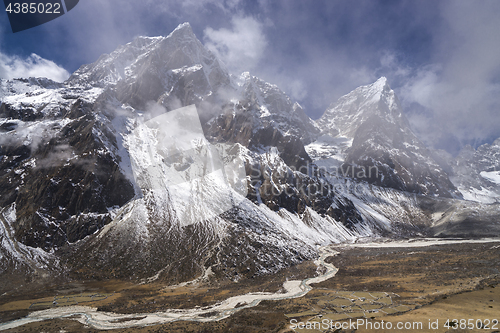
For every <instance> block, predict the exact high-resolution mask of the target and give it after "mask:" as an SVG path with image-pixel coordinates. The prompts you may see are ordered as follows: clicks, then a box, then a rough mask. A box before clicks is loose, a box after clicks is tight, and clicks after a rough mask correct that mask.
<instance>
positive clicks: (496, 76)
mask: <svg viewBox="0 0 500 333" xmlns="http://www.w3.org/2000/svg"><path fill="white" fill-rule="evenodd" d="M1 15H2V18H1V19H0V77H4V78H8V77H12V76H16V75H18V76H19V75H45V76H52V77H53V78H56V79H64V77H65V76H67V75H68V74H69V73H71V72H73V71H75V70H76V69H77V68H78V67H79V66H80V65H82V64H84V63H90V62H93V61H95V60H96V59H97V58H98V57H99V56H100V55H101V54H102V53H109V52H111V51H113V50H114V49H115V48H116V47H117V46H118V45H121V44H125V43H127V42H129V41H131V40H132V39H133V38H134V37H135V36H138V35H147V36H158V35H167V34H168V33H170V32H171V31H172V30H173V29H174V28H175V27H176V26H177V25H178V24H180V23H183V22H186V21H187V22H190V23H191V26H192V27H193V30H194V32H195V34H196V35H197V37H198V38H199V39H200V40H201V41H202V42H203V43H204V44H205V45H206V46H207V47H209V48H211V49H212V50H213V51H214V52H215V53H217V55H218V56H219V57H220V58H222V60H223V61H224V62H225V63H226V64H227V66H228V68H229V69H230V70H231V71H232V72H233V73H234V74H239V73H240V72H242V71H250V72H251V73H252V74H253V75H256V76H258V77H260V78H262V79H264V80H266V81H269V82H271V83H274V84H277V85H278V86H279V87H280V88H281V89H283V90H284V91H285V92H286V93H288V94H289V95H290V96H291V97H292V99H294V100H297V101H298V102H299V103H301V104H302V105H303V106H304V108H305V109H306V112H308V114H309V115H310V116H311V117H312V118H317V117H319V116H321V114H322V113H323V112H324V110H325V109H326V108H327V107H328V105H329V104H330V103H331V102H334V101H336V100H337V99H338V98H339V97H340V96H342V95H343V94H346V93H348V92H349V91H351V90H352V89H355V88H356V87H358V86H360V85H364V84H369V83H371V82H374V81H375V80H376V79H377V78H379V77H380V76H386V77H387V78H388V80H389V83H390V85H391V87H392V88H394V89H395V90H396V93H397V94H398V96H399V97H400V100H401V102H402V104H403V106H404V110H405V113H406V115H407V116H408V118H409V120H410V123H411V125H412V128H413V130H414V131H415V132H416V133H417V134H418V135H419V136H420V137H421V138H422V140H424V142H425V143H427V144H428V145H429V146H434V147H436V148H445V149H446V150H448V151H450V152H457V150H458V149H459V148H460V147H461V146H463V145H465V144H472V145H475V146H477V145H478V144H480V143H484V142H491V141H493V140H494V139H495V138H497V137H500V20H499V19H498V18H499V17H500V1H496V0H491V1H488V0H486V1H435V0H418V1H404V0H401V1H389V0H386V1H374V0H366V1H362V0H359V1H348V0H344V1H336V0H325V1H316V0H281V1H280V0H274V1H271V0H255V1H243V0H226V1H223V2H221V1H215V0H183V1H173V0H164V1H160V0H143V1H131V0H106V1H102V0H81V1H80V3H79V4H78V5H77V6H76V7H75V8H74V9H73V10H72V11H71V12H69V13H67V14H66V15H64V16H62V17H60V18H58V19H56V20H54V21H52V22H49V23H47V24H44V25H42V26H39V27H35V28H32V29H30V30H26V31H23V32H19V33H16V34H13V33H12V32H11V30H10V27H9V26H8V22H7V15H6V13H3V14H1ZM33 53H34V54H36V55H38V57H35V56H32V54H33Z"/></svg>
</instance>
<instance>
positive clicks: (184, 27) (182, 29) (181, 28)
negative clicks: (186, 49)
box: [167, 22, 194, 37]
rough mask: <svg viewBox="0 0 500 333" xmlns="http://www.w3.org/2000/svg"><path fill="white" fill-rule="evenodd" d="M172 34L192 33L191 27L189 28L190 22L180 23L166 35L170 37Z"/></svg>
mask: <svg viewBox="0 0 500 333" xmlns="http://www.w3.org/2000/svg"><path fill="white" fill-rule="evenodd" d="M173 35H193V36H194V33H193V28H191V24H189V22H184V23H181V24H179V25H178V26H177V28H175V29H174V30H173V31H172V32H171V33H170V34H169V35H168V36H167V37H171V36H173Z"/></svg>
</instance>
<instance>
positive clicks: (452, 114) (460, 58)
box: [401, 1, 500, 146]
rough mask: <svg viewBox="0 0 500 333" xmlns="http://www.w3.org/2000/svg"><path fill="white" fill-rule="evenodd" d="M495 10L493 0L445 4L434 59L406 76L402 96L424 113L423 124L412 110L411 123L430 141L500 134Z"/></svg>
mask: <svg viewBox="0 0 500 333" xmlns="http://www.w3.org/2000/svg"><path fill="white" fill-rule="evenodd" d="M499 12H500V2H498V1H496V2H491V1H484V2H481V3H473V2H444V3H443V8H442V13H443V14H442V15H443V20H444V22H446V24H445V25H443V26H442V28H441V29H440V30H439V31H438V33H437V35H436V45H437V46H436V48H435V49H434V50H433V59H432V60H433V62H432V63H431V64H430V65H428V66H425V67H423V68H420V69H416V70H414V71H413V73H412V74H411V75H407V77H406V78H407V80H406V84H405V85H404V86H403V87H402V88H401V97H402V99H403V100H404V101H405V103H406V104H410V103H418V104H420V105H421V106H423V107H424V108H425V109H426V111H428V112H429V114H428V115H426V118H427V119H428V120H429V122H428V124H427V126H423V124H422V119H421V116H417V115H415V114H414V115H410V121H411V122H412V125H414V127H415V128H419V129H417V131H420V132H422V133H421V134H422V135H423V136H424V137H427V139H428V140H427V141H431V140H429V139H430V138H433V139H432V141H434V142H433V144H434V145H438V146H439V145H440V142H439V140H440V139H439V138H440V137H444V136H448V137H449V136H453V137H455V139H456V140H457V141H458V143H460V145H463V144H469V143H474V142H484V141H488V140H491V139H492V138H494V137H498V136H500V127H499V126H498V124H500V113H499V112H498V110H499V109H500V100H499V99H498V96H500V84H499V81H500V35H499V34H498V33H495V32H497V31H500V21H499V20H498V13H499ZM425 139H426V138H424V140H425Z"/></svg>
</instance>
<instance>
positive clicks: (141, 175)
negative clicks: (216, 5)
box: [0, 24, 498, 291]
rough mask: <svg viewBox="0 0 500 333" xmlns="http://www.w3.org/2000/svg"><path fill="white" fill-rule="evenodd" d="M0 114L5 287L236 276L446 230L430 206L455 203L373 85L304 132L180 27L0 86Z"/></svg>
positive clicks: (286, 111)
mask: <svg viewBox="0 0 500 333" xmlns="http://www.w3.org/2000/svg"><path fill="white" fill-rule="evenodd" d="M0 101H1V104H0V105H1V106H0V188H1V196H0V220H1V221H2V224H0V227H1V229H0V232H1V233H0V241H1V245H0V255H1V256H2V258H6V260H4V261H3V263H4V264H2V266H0V276H1V277H2V279H3V278H6V279H7V278H8V281H11V282H12V283H17V281H16V278H14V277H13V275H12V271H13V269H14V267H24V268H23V270H24V272H26V279H34V278H36V277H39V276H42V275H43V276H53V274H56V273H54V272H57V274H59V273H60V272H69V273H70V275H71V276H73V277H78V278H110V277H115V278H122V279H133V280H142V281H154V280H161V281H165V282H170V283H178V282H182V281H187V280H190V279H194V278H200V279H201V278H207V279H208V278H211V276H215V277H216V278H229V279H232V280H239V279H241V278H243V277H252V276H256V275H260V274H266V273H273V272H276V271H278V270H280V269H282V268H284V267H287V266H289V265H293V264H296V263H299V262H300V261H302V260H305V259H310V258H314V257H315V256H316V255H317V252H316V251H317V245H319V244H328V243H332V242H345V241H353V240H355V239H356V238H358V237H366V236H370V237H373V236H380V235H384V236H391V237H400V236H419V235H428V236H432V235H434V233H437V232H439V233H440V234H441V235H446V230H443V229H442V228H440V229H439V230H438V229H436V228H434V229H433V223H437V224H439V223H441V222H442V221H441V220H437V219H436V220H433V219H432V216H433V215H432V214H434V213H435V212H436V211H438V210H439V209H442V207H444V206H446V207H447V208H446V209H447V210H446V212H447V214H448V213H449V212H453V209H454V208H453V207H456V205H455V203H456V202H457V201H459V200H455V201H454V200H451V199H442V200H445V201H446V200H449V201H446V202H447V204H446V205H444V204H439V205H438V204H437V203H436V202H437V201H435V198H434V196H441V197H453V196H456V197H458V196H459V194H457V192H456V189H455V187H454V186H453V184H452V183H451V182H450V181H449V179H448V176H447V175H446V173H445V172H444V171H443V169H441V168H440V167H439V166H438V165H437V164H436V162H435V161H434V160H433V159H432V158H431V157H430V154H429V153H428V151H427V149H426V148H425V147H424V146H423V145H422V144H421V143H420V141H419V140H418V139H417V138H416V137H415V136H414V134H413V133H412V132H411V130H410V128H409V125H408V122H407V120H406V119H405V118H404V115H403V114H402V113H401V108H400V106H399V103H398V101H397V98H396V97H395V95H394V92H393V91H392V90H391V89H390V88H389V86H388V84H387V82H386V80H385V79H384V78H383V79H380V80H379V81H377V82H376V83H374V84H372V85H370V86H365V87H360V88H358V89H356V90H355V91H353V92H352V93H350V94H348V95H346V96H344V97H343V98H341V99H340V100H339V102H337V103H336V104H333V105H332V106H331V107H330V108H329V109H328V110H327V111H326V112H325V115H324V116H323V117H322V118H321V119H320V120H319V121H318V122H317V123H316V122H314V121H313V120H311V119H310V118H309V117H308V116H307V115H306V113H305V112H304V110H303V109H302V107H301V106H300V105H299V104H298V103H295V102H293V101H292V100H291V99H290V98H289V97H288V96H287V95H286V94H285V93H284V92H283V91H281V90H280V89H279V88H278V87H277V86H275V85H272V84H270V83H267V82H264V81H262V80H260V79H259V78H257V77H254V76H251V75H250V74H249V73H243V74H242V75H241V76H239V77H235V76H233V75H231V74H229V73H228V72H227V70H226V69H225V67H224V65H223V63H222V62H221V61H219V60H218V59H217V58H216V57H215V56H214V55H213V54H212V53H211V52H210V51H209V50H207V49H206V48H205V47H204V46H203V45H202V43H201V42H200V41H199V40H198V39H197V38H196V36H195V35H194V34H193V32H192V30H191V27H190V26H189V24H182V25H180V26H179V27H178V28H177V29H175V30H174V31H173V32H172V33H171V34H170V35H168V36H167V37H153V38H151V37H139V38H136V39H135V40H134V41H132V42H131V43H129V44H126V45H124V46H121V47H119V48H117V49H116V50H115V51H114V52H112V53H111V54H109V55H103V56H101V57H100V58H99V59H98V60H97V61H96V62H94V63H92V64H89V65H84V66H82V67H80V69H78V70H77V71H76V72H75V73H74V74H73V75H72V76H71V77H70V78H69V79H68V80H67V81H66V82H64V83H56V82H53V81H50V80H47V79H34V78H30V79H17V80H10V81H6V80H1V81H0ZM491 156H492V157H491V158H492V159H493V160H494V159H497V161H498V155H495V154H493V153H492V155H491ZM362 168H364V170H365V172H366V173H369V172H370V168H375V169H376V170H378V172H377V173H374V174H373V175H371V176H369V175H367V174H365V175H363V174H361V173H359V171H360V170H361V169H362ZM353 170H354V171H355V172H353ZM371 170H372V172H375V171H373V170H374V169H371ZM488 170H489V169H488ZM335 171H337V172H335ZM493 171H494V170H493ZM485 172H490V171H487V170H486V169H485ZM487 176H488V177H490V176H491V177H493V176H494V175H492V174H491V175H490V174H487ZM491 177H490V178H491ZM483 178H484V177H483ZM462 193H463V192H462ZM417 194H418V195H417ZM422 195H428V196H427V197H423V196H422ZM422 198H426V200H430V201H423V199H422ZM440 200H441V199H440ZM440 202H441V201H440ZM466 206H467V204H466ZM450 207H451V208H450ZM467 207H468V206H467ZM439 211H440V210H439ZM488 214H490V216H494V215H495V214H498V207H497V206H494V207H491V209H490V212H489V213H488ZM444 215H446V214H444ZM444 215H443V216H444ZM440 221H441V222H440ZM461 221H463V220H460V221H458V222H457V223H461ZM488 221H489V220H488ZM488 223H489V222H488ZM440 225H441V224H440ZM443 225H446V224H443ZM495 230H496V229H495ZM42 268H43V269H42ZM51 272H52V273H51ZM51 274H52V275H51ZM5 281H7V280H5ZM5 288H7V289H8V288H9V284H5ZM0 291H2V289H0Z"/></svg>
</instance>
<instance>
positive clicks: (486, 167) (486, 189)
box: [447, 138, 500, 203]
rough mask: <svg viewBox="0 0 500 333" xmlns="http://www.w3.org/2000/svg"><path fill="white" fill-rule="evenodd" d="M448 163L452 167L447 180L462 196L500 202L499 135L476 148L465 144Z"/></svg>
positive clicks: (479, 200) (487, 201)
mask: <svg viewBox="0 0 500 333" xmlns="http://www.w3.org/2000/svg"><path fill="white" fill-rule="evenodd" d="M447 162H448V165H449V167H450V168H451V172H450V174H451V176H450V179H451V180H452V182H453V183H454V184H455V185H456V186H457V188H458V190H459V191H460V192H461V193H462V195H463V197H464V198H465V199H467V200H471V201H477V202H482V203H495V202H496V203H498V202H500V138H499V139H497V140H495V141H494V142H493V143H492V144H491V145H490V144H484V145H482V146H480V147H478V148H477V150H476V149H474V148H472V147H471V146H466V147H464V148H462V150H461V151H460V153H459V154H458V156H457V157H456V158H454V159H453V158H452V159H448V161H447Z"/></svg>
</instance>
